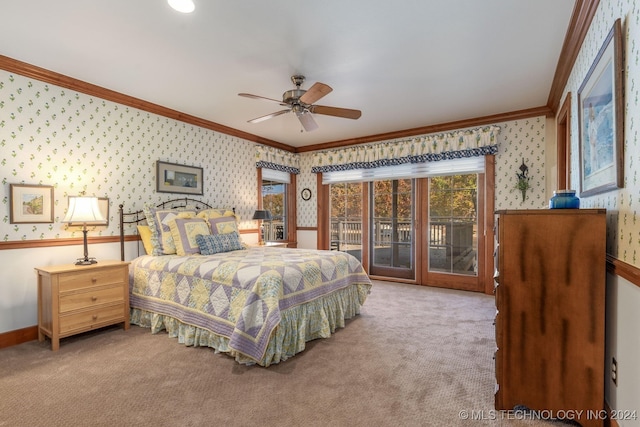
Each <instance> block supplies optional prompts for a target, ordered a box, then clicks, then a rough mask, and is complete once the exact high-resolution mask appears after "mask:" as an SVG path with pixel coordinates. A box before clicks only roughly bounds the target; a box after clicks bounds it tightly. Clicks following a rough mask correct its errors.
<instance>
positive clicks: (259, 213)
mask: <svg viewBox="0 0 640 427" xmlns="http://www.w3.org/2000/svg"><path fill="white" fill-rule="evenodd" d="M253 219H256V220H258V221H260V232H259V233H258V243H259V244H261V245H264V239H263V237H262V235H263V234H264V228H263V224H262V222H263V221H264V220H265V219H266V220H267V221H271V212H269V211H267V210H261V209H258V210H256V211H255V213H254V214H253Z"/></svg>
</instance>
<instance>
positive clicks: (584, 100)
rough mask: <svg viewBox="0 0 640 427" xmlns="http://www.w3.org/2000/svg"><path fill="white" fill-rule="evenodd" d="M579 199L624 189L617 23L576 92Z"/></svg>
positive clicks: (620, 47)
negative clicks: (578, 134) (578, 132)
mask: <svg viewBox="0 0 640 427" xmlns="http://www.w3.org/2000/svg"><path fill="white" fill-rule="evenodd" d="M578 111H579V112H578V119H579V126H580V137H579V149H580V196H581V197H584V196H591V195H594V194H598V193H603V192H605V191H611V190H614V189H616V188H621V187H622V186H623V173H624V168H623V159H624V157H623V155H624V154H623V147H624V139H623V138H624V136H623V126H624V124H623V117H624V104H623V91H622V33H621V25H620V20H619V19H618V20H617V21H616V22H615V24H614V26H613V28H612V29H611V31H610V32H609V35H608V36H607V38H606V40H605V42H604V44H603V46H602V48H601V49H600V51H599V52H598V55H597V56H596V59H595V61H594V62H593V65H592V66H591V68H590V69H589V72H588V73H587V76H586V77H585V79H584V82H583V83H582V86H580V89H579V91H578Z"/></svg>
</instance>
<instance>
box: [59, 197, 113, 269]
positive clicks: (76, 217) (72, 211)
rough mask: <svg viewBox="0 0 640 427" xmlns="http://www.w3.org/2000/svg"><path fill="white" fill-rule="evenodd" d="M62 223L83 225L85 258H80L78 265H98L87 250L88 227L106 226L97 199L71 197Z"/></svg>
mask: <svg viewBox="0 0 640 427" xmlns="http://www.w3.org/2000/svg"><path fill="white" fill-rule="evenodd" d="M62 222H64V223H67V224H74V225H79V224H82V233H83V234H84V258H78V261H77V262H76V265H91V264H96V263H97V262H98V261H96V259H95V258H89V250H88V249H87V225H104V224H106V223H107V220H106V218H104V217H103V216H102V213H101V212H100V206H98V198H97V197H85V196H69V209H67V214H66V215H65V217H64V219H63V220H62Z"/></svg>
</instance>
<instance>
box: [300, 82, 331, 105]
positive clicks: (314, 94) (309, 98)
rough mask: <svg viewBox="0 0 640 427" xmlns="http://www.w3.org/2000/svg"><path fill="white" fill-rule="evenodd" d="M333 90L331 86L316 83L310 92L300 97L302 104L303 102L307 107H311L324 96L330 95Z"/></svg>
mask: <svg viewBox="0 0 640 427" xmlns="http://www.w3.org/2000/svg"><path fill="white" fill-rule="evenodd" d="M332 90H333V89H331V87H330V86H327V85H326V84H324V83H320V82H316V83H314V84H313V86H311V87H310V88H309V90H308V91H306V92H305V93H304V95H302V96H301V97H300V102H303V103H305V104H307V105H311V104H313V103H314V102H316V101H317V100H319V99H320V98H322V97H323V96H325V95H327V94H328V93H330V92H331V91H332Z"/></svg>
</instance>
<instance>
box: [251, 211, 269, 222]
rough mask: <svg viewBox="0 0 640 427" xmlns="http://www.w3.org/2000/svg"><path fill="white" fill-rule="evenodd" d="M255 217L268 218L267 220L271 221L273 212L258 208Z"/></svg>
mask: <svg viewBox="0 0 640 427" xmlns="http://www.w3.org/2000/svg"><path fill="white" fill-rule="evenodd" d="M253 219H266V220H267V221H269V220H271V212H269V211H267V210H261V209H258V210H256V211H255V213H254V214H253Z"/></svg>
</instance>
